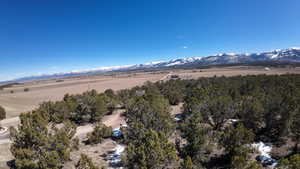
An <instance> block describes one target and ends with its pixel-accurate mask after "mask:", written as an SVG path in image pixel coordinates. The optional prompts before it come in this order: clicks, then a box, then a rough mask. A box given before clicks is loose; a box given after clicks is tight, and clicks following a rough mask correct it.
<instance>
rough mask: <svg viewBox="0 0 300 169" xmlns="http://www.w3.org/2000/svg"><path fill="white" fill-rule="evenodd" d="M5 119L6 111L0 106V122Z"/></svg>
mask: <svg viewBox="0 0 300 169" xmlns="http://www.w3.org/2000/svg"><path fill="white" fill-rule="evenodd" d="M5 118H6V111H5V109H4V108H3V107H2V106H0V120H3V119H5Z"/></svg>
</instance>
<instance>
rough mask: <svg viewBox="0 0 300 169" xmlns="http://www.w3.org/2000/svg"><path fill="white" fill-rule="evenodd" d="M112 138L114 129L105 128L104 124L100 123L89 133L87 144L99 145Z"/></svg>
mask: <svg viewBox="0 0 300 169" xmlns="http://www.w3.org/2000/svg"><path fill="white" fill-rule="evenodd" d="M111 136H112V128H111V127H107V126H105V125H104V124H103V123H101V122H98V123H97V124H96V126H95V128H94V130H93V131H92V132H91V133H88V140H87V142H88V143H90V144H98V143H101V142H102V141H103V139H104V138H108V137H111Z"/></svg>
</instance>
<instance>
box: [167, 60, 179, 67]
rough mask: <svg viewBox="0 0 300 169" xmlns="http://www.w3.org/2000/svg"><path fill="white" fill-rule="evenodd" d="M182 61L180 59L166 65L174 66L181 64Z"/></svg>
mask: <svg viewBox="0 0 300 169" xmlns="http://www.w3.org/2000/svg"><path fill="white" fill-rule="evenodd" d="M181 64H182V63H181V62H180V61H177V62H173V63H169V64H167V65H166V66H175V65H181Z"/></svg>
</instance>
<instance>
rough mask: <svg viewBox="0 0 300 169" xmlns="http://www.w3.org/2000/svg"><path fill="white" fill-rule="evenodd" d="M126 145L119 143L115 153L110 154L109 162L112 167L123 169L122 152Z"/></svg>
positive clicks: (113, 168) (112, 168)
mask: <svg viewBox="0 0 300 169" xmlns="http://www.w3.org/2000/svg"><path fill="white" fill-rule="evenodd" d="M124 150H125V146H123V145H120V144H118V145H117V146H116V147H115V149H114V150H113V153H111V154H110V155H109V164H110V165H111V166H112V167H110V168H111V169H116V168H117V169H122V168H123V167H121V166H120V163H121V154H122V153H123V152H124Z"/></svg>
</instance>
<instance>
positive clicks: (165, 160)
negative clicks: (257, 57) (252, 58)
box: [11, 74, 300, 169]
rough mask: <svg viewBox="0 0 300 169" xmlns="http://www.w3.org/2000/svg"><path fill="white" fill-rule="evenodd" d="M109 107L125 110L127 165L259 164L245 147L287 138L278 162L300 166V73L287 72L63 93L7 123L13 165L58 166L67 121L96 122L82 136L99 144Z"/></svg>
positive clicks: (242, 168)
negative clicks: (177, 116) (178, 110)
mask: <svg viewBox="0 0 300 169" xmlns="http://www.w3.org/2000/svg"><path fill="white" fill-rule="evenodd" d="M179 103H183V109H182V120H181V122H180V123H176V122H175V121H174V119H173V116H172V115H171V113H170V112H171V106H172V105H178V104H179ZM116 108H124V109H125V110H126V111H125V113H124V116H125V118H126V122H127V125H128V127H127V128H123V129H122V133H123V136H122V139H121V142H122V143H123V144H126V145H127V148H126V152H125V153H124V156H123V160H122V161H123V163H124V165H125V166H126V167H127V168H129V169H160V168H182V169H192V168H193V169H198V168H199V169H200V168H201V169H204V168H233V169H255V168H261V167H262V166H261V165H260V164H258V163H257V162H256V161H255V160H253V159H252V156H251V155H252V154H253V152H254V150H253V149H252V148H251V146H249V145H250V144H252V143H254V142H256V141H264V142H271V143H273V144H274V145H279V146H280V145H283V144H285V143H286V142H287V141H288V140H292V142H293V143H294V149H293V151H292V153H290V154H286V155H285V156H283V157H278V158H279V159H280V161H279V165H278V167H286V168H291V169H298V168H297V166H300V165H298V164H299V163H300V160H299V156H300V155H299V147H298V144H299V142H300V75H294V74H286V75H248V76H235V77H210V78H199V79H194V80H180V79H178V80H169V81H166V82H162V81H160V82H156V83H150V82H147V83H145V84H144V85H142V86H136V87H134V88H132V89H124V90H120V91H117V92H114V91H113V90H106V91H105V92H104V93H97V92H96V91H95V90H92V91H88V92H85V93H83V94H78V95H65V97H64V98H63V100H62V101H58V102H45V103H43V104H41V105H40V106H39V108H37V109H36V110H34V111H33V112H29V113H25V114H22V115H21V116H20V118H21V125H20V126H19V127H18V130H15V129H11V133H12V140H13V145H12V148H11V150H12V152H13V155H14V156H15V158H16V162H15V164H16V166H17V168H21V169H23V168H24V169H25V168H28V167H29V168H30V167H31V168H51V167H52V168H55V167H56V168H61V167H62V166H63V163H64V161H66V160H68V158H69V154H70V152H71V151H72V150H73V149H74V148H76V142H78V141H76V139H75V138H74V126H75V128H76V125H82V124H85V123H95V124H96V127H95V129H94V131H93V132H92V133H90V134H89V142H90V143H91V144H92V143H93V144H97V143H101V141H102V139H104V138H108V137H110V136H111V130H112V129H111V128H109V127H106V126H104V125H103V124H101V123H100V120H101V118H102V117H103V116H104V115H107V114H110V113H112V112H113V111H114V110H115V109H116ZM57 125H63V127H62V128H57ZM48 126H51V127H50V128H49V127H48ZM27 141H28V142H27ZM25 142H26V144H24V143H25ZM46 150H49V151H46ZM48 158H49V159H48ZM54 161H55V162H54ZM90 163H91V161H90V159H89V158H88V157H86V156H85V155H82V160H81V161H80V162H79V163H78V166H81V165H83V164H86V165H90V166H91V167H90V168H93V167H95V166H94V165H92V164H90ZM294 166H296V167H294ZM87 168H88V167H87Z"/></svg>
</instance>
